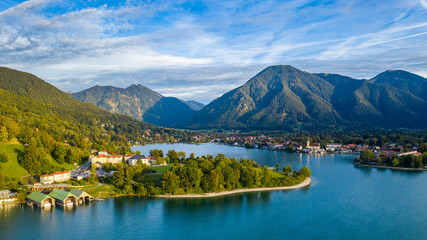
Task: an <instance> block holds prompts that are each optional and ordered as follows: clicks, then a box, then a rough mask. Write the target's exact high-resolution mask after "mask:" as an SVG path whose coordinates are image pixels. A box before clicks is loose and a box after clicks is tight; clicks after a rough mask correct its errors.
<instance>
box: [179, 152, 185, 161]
mask: <svg viewBox="0 0 427 240" xmlns="http://www.w3.org/2000/svg"><path fill="white" fill-rule="evenodd" d="M178 156H179V157H180V158H181V162H184V161H185V152H183V151H180V152H179V153H178Z"/></svg>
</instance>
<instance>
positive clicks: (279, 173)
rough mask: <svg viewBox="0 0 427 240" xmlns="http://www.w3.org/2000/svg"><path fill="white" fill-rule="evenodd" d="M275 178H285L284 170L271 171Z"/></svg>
mask: <svg viewBox="0 0 427 240" xmlns="http://www.w3.org/2000/svg"><path fill="white" fill-rule="evenodd" d="M271 175H272V176H273V178H284V177H285V174H284V173H283V172H277V171H271Z"/></svg>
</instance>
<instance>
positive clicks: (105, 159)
mask: <svg viewBox="0 0 427 240" xmlns="http://www.w3.org/2000/svg"><path fill="white" fill-rule="evenodd" d="M133 156H134V155H109V154H108V155H104V154H101V155H98V156H90V157H89V161H90V162H91V164H97V165H102V164H104V163H112V164H118V163H121V162H122V161H123V159H124V160H125V161H127V160H128V159H129V158H131V157H133Z"/></svg>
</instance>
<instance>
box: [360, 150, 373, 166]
mask: <svg viewBox="0 0 427 240" xmlns="http://www.w3.org/2000/svg"><path fill="white" fill-rule="evenodd" d="M373 158H375V154H374V153H373V152H372V151H371V150H369V149H366V150H364V151H362V152H361V153H360V160H361V161H362V162H363V163H368V162H369V161H371V159H373Z"/></svg>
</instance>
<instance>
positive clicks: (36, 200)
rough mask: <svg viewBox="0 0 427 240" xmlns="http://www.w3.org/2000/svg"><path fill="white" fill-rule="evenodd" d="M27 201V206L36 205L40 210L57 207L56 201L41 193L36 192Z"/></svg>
mask: <svg viewBox="0 0 427 240" xmlns="http://www.w3.org/2000/svg"><path fill="white" fill-rule="evenodd" d="M25 199H26V200H27V204H28V205H30V206H33V205H36V206H37V207H40V208H44V207H55V199H53V198H52V197H50V196H49V195H46V194H43V193H41V192H37V191H34V192H32V193H30V195H28V196H27V197H26V198H25Z"/></svg>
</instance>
